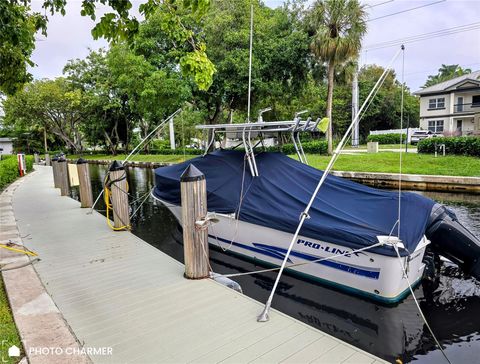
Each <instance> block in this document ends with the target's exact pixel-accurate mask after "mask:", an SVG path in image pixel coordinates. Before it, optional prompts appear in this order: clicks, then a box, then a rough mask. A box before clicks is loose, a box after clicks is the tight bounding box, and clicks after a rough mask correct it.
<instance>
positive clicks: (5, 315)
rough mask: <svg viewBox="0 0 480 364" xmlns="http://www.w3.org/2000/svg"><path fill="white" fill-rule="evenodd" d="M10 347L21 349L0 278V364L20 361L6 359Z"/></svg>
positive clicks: (0, 278)
mask: <svg viewBox="0 0 480 364" xmlns="http://www.w3.org/2000/svg"><path fill="white" fill-rule="evenodd" d="M12 345H16V346H18V347H19V348H22V343H21V341H20V336H19V335H18V332H17V327H16V326H15V322H14V321H13V317H12V312H11V311H10V306H9V304H8V299H7V295H6V293H5V287H4V285H3V279H2V277H1V276H0V363H9V364H13V363H18V362H19V361H20V359H21V357H19V358H9V357H8V348H9V347H11V346H12Z"/></svg>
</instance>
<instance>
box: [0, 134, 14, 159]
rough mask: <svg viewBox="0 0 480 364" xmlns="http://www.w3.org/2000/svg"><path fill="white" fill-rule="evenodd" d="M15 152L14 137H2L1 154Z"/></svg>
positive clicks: (0, 139)
mask: <svg viewBox="0 0 480 364" xmlns="http://www.w3.org/2000/svg"><path fill="white" fill-rule="evenodd" d="M12 153H13V139H11V138H0V155H2V154H12Z"/></svg>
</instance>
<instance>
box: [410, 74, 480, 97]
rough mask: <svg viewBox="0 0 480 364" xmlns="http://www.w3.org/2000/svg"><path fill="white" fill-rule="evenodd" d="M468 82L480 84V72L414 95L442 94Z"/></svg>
mask: <svg viewBox="0 0 480 364" xmlns="http://www.w3.org/2000/svg"><path fill="white" fill-rule="evenodd" d="M467 80H470V81H474V82H478V81H479V80H480V70H479V71H475V72H472V73H469V74H466V75H462V76H459V77H455V78H452V79H451V80H448V81H444V82H440V83H437V84H436V85H433V86H430V87H425V88H423V89H421V90H418V91H415V92H414V94H415V95H424V94H430V93H438V92H442V91H445V90H448V89H449V88H451V87H453V86H455V85H457V84H459V83H462V82H464V81H467Z"/></svg>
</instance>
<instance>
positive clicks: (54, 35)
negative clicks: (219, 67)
mask: <svg viewBox="0 0 480 364" xmlns="http://www.w3.org/2000/svg"><path fill="white" fill-rule="evenodd" d="M308 2H309V3H311V2H312V0H309V1H308ZM41 3H42V2H41V1H39V0H33V1H32V7H33V8H34V9H35V10H41ZM139 3H141V1H140V0H134V8H135V9H138V4H139ZM265 3H266V4H267V5H268V6H270V7H276V6H281V5H282V4H283V0H265ZM362 3H363V4H365V5H366V9H367V12H368V14H369V15H368V16H369V21H368V23H367V25H368V32H367V34H366V36H365V38H364V40H363V50H362V53H361V56H360V64H372V63H374V64H377V65H381V66H384V67H385V66H387V65H388V64H389V63H390V60H391V59H392V57H393V56H394V55H395V53H396V52H397V50H398V49H399V47H400V46H399V45H393V46H389V47H386V48H382V49H372V46H373V45H376V44H377V45H378V44H379V43H383V42H387V41H391V40H397V39H405V38H409V37H412V36H417V35H422V34H426V33H432V32H436V31H440V30H445V29H450V28H454V27H460V26H464V25H469V24H474V25H473V26H472V28H474V27H476V29H473V30H470V31H465V32H461V33H456V34H450V35H445V36H442V37H435V38H430V39H424V40H422V41H417V42H411V43H405V54H404V59H405V60H404V62H405V63H404V70H405V71H404V80H405V82H406V84H407V86H408V87H410V89H411V90H412V91H416V90H418V89H419V88H420V87H421V86H422V85H423V84H424V83H425V81H426V79H427V76H428V75H431V74H436V73H437V70H438V68H439V67H440V66H441V64H460V65H461V66H462V67H466V68H471V69H472V71H474V70H479V69H480V0H363V1H362ZM80 4H81V1H80V0H68V2H67V9H66V10H67V14H66V15H65V16H61V15H54V16H50V17H49V18H50V20H49V24H48V36H47V37H46V38H45V37H43V36H38V37H37V39H38V40H37V42H36V49H35V51H34V53H33V57H32V58H33V61H34V62H35V63H36V64H37V66H36V67H34V68H32V69H31V72H32V74H33V76H34V77H35V78H36V79H40V78H53V77H56V76H60V75H61V74H62V69H63V67H64V65H65V64H66V62H67V61H68V60H70V59H75V58H83V57H85V56H86V55H87V54H88V52H89V48H91V49H98V48H100V47H106V46H107V45H108V44H107V42H106V41H104V40H93V38H92V36H91V33H90V30H91V28H92V27H93V26H94V22H93V21H92V20H91V19H89V18H87V17H82V16H81V15H80ZM414 8H416V9H414ZM103 11H105V8H101V9H100V14H101V13H102V12H103ZM394 13H398V14H395V15H392V14H394ZM475 23H476V24H475ZM457 29H458V28H457ZM254 52H255V50H254ZM392 66H393V68H394V69H395V70H396V73H397V78H398V79H399V80H401V75H402V57H401V56H399V57H398V58H397V60H396V61H395V62H394V63H393V65H392Z"/></svg>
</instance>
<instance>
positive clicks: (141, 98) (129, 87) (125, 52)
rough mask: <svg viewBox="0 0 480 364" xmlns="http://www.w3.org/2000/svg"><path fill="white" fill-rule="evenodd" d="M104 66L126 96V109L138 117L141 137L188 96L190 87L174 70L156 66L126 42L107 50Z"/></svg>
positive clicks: (119, 90) (116, 85) (179, 105)
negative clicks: (106, 62)
mask: <svg viewBox="0 0 480 364" xmlns="http://www.w3.org/2000/svg"><path fill="white" fill-rule="evenodd" d="M108 67H109V69H110V72H111V74H112V78H113V82H114V85H115V87H116V88H117V90H118V92H120V93H122V94H124V95H126V96H127V97H128V103H127V105H128V108H129V111H130V113H131V114H132V115H136V116H137V117H138V126H139V127H140V130H141V135H142V136H143V137H145V136H147V135H148V133H149V132H150V131H151V130H152V129H153V128H154V127H155V126H156V125H157V124H158V123H159V122H160V121H161V120H163V119H164V118H166V117H167V116H168V115H170V114H172V113H173V112H174V111H175V110H176V109H178V108H179V107H181V106H182V104H183V103H184V102H185V101H186V100H188V99H189V98H190V89H189V88H188V86H187V84H186V81H185V80H184V79H182V77H181V75H180V74H179V73H178V72H174V71H168V70H164V69H156V68H155V67H154V66H153V65H151V64H150V63H149V62H147V60H146V59H145V58H144V57H143V56H142V55H136V54H133V53H132V52H131V51H130V49H129V48H128V47H126V46H122V45H119V46H116V47H113V48H112V49H111V50H110V52H109V54H108ZM146 147H148V146H146Z"/></svg>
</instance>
